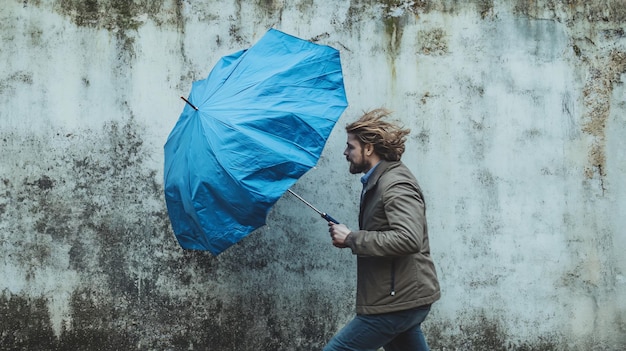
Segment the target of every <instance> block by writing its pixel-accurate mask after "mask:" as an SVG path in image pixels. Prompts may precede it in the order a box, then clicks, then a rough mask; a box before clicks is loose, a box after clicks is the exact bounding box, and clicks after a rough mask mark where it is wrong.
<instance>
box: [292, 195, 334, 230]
mask: <svg viewBox="0 0 626 351" xmlns="http://www.w3.org/2000/svg"><path fill="white" fill-rule="evenodd" d="M287 191H288V192H290V193H291V195H293V196H295V197H297V198H298V199H299V200H300V201H302V202H304V203H305V204H306V205H307V206H309V207H310V208H312V209H313V211H315V212H317V214H319V215H320V216H322V218H324V219H325V220H327V221H329V222H333V223H336V224H339V221H337V220H336V219H334V218H333V217H331V216H330V215H329V214H327V213H323V212H322V211H320V210H318V209H317V208H315V206H313V205H311V204H310V203H309V202H308V201H306V200H305V199H303V198H302V197H301V196H300V195H298V194H296V193H294V192H293V191H291V189H287Z"/></svg>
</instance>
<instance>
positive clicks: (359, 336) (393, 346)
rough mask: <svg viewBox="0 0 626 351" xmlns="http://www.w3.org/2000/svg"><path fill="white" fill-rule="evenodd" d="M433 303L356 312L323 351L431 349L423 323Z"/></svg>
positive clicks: (410, 350)
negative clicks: (360, 313)
mask: <svg viewBox="0 0 626 351" xmlns="http://www.w3.org/2000/svg"><path fill="white" fill-rule="evenodd" d="M428 312H430V305H428V306H422V307H418V308H414V309H410V310H406V311H399V312H393V313H385V314H373V315H356V316H355V317H354V319H352V321H350V323H348V324H347V325H346V326H345V327H343V329H341V331H339V333H337V334H336V335H335V336H334V337H333V338H332V339H330V341H329V342H328V345H326V347H325V348H324V351H376V350H378V349H379V348H380V347H383V348H384V349H385V351H429V350H430V349H429V348H428V344H427V343H426V339H424V334H423V333H422V328H421V324H422V322H423V321H424V320H425V319H426V316H427V315H428Z"/></svg>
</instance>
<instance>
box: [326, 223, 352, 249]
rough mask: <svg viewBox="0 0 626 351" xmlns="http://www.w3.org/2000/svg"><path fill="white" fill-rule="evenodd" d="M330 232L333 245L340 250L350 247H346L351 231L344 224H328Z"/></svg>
mask: <svg viewBox="0 0 626 351" xmlns="http://www.w3.org/2000/svg"><path fill="white" fill-rule="evenodd" d="M328 232H329V233H330V237H331V238H332V239H333V245H334V246H335V247H338V248H340V249H345V248H346V247H348V245H346V238H347V237H348V235H349V234H350V229H348V227H346V226H345V225H344V224H336V223H333V222H328Z"/></svg>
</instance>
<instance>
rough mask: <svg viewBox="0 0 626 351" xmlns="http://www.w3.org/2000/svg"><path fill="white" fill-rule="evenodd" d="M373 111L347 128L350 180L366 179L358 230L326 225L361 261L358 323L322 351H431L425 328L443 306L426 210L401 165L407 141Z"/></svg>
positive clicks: (382, 114)
mask: <svg viewBox="0 0 626 351" xmlns="http://www.w3.org/2000/svg"><path fill="white" fill-rule="evenodd" d="M388 115H390V111H388V110H385V109H376V110H373V111H370V112H368V113H365V114H364V115H363V116H362V117H361V118H360V119H359V120H357V121H355V122H353V123H351V124H349V125H347V126H346V132H347V134H348V142H347V146H346V150H345V151H344V155H345V156H346V159H347V160H348V162H349V163H350V173H352V174H358V173H364V174H365V175H364V176H363V177H362V178H361V182H362V183H363V192H362V194H361V206H360V212H359V228H360V229H359V230H355V231H351V230H350V229H348V228H347V227H346V226H345V225H343V224H335V223H332V222H329V223H328V225H329V232H330V236H331V237H332V242H333V245H334V246H336V247H338V248H350V249H351V250H352V253H353V254H355V255H357V295H356V316H355V317H354V319H352V321H350V322H349V323H348V324H347V325H346V326H345V327H344V328H343V329H342V330H341V331H340V332H339V333H337V334H336V335H335V336H334V337H333V338H332V339H331V340H330V342H329V343H328V345H327V346H326V347H325V348H324V351H337V350H377V349H378V348H380V347H383V348H384V349H385V351H400V350H402V351H412V350H419V351H426V350H429V348H428V344H427V343H426V340H425V338H424V334H423V333H422V330H421V323H422V322H423V321H424V319H425V318H426V316H427V315H428V313H429V311H430V305H431V304H432V303H433V302H435V301H436V300H438V299H439V297H440V291H439V282H438V280H437V274H436V271H435V266H434V264H433V260H432V258H431V257H430V247H429V243H428V228H427V225H426V217H425V210H426V208H425V203H424V197H423V195H422V191H421V189H420V187H419V185H418V184H417V181H416V180H415V177H414V176H413V174H412V173H411V171H410V170H409V169H408V168H407V167H406V166H405V165H404V164H403V163H402V162H401V161H400V158H401V156H402V154H403V153H404V150H405V147H404V143H405V141H406V135H408V134H409V132H410V130H408V129H402V128H400V127H398V126H396V125H394V124H392V123H390V122H387V121H385V117H387V116H388Z"/></svg>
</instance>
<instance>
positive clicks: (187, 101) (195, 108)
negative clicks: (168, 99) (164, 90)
mask: <svg viewBox="0 0 626 351" xmlns="http://www.w3.org/2000/svg"><path fill="white" fill-rule="evenodd" d="M180 98H181V99H183V100H185V102H186V103H188V104H189V106H191V107H193V109H194V110H196V111H198V108H197V107H196V106H194V104H192V103H191V102H189V100H187V99H185V98H184V97H182V96H181V97H180Z"/></svg>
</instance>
